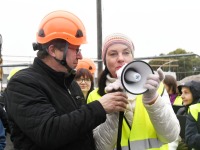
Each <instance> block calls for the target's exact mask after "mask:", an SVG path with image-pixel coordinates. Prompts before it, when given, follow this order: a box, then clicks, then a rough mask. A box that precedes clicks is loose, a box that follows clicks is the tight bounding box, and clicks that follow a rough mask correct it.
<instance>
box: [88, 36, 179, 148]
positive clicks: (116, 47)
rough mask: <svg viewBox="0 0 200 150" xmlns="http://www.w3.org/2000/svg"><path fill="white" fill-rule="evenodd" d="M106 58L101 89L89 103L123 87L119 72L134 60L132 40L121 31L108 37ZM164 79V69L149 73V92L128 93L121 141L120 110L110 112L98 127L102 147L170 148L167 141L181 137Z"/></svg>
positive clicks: (95, 131) (104, 47)
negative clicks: (162, 84) (163, 86)
mask: <svg viewBox="0 0 200 150" xmlns="http://www.w3.org/2000/svg"><path fill="white" fill-rule="evenodd" d="M102 60H103V62H104V65H105V69H104V70H103V72H102V74H101V76H100V78H99V82H98V88H97V89H95V90H94V91H92V92H91V93H90V94H89V96H88V103H89V102H93V101H96V100H98V99H99V98H101V97H102V96H104V95H105V94H106V92H105V91H107V92H108V93H109V92H112V91H113V90H114V91H116V90H119V89H123V87H122V85H121V81H120V80H119V79H117V74H116V71H118V70H119V69H120V68H121V67H122V66H124V65H125V64H126V63H130V62H131V61H133V60H134V45H133V43H132V41H131V39H130V38H128V37H127V36H126V35H123V34H121V33H114V34H111V35H109V36H107V37H106V38H105V40H104V44H103V46H102ZM163 78H164V74H163V72H162V70H158V73H157V74H151V75H149V77H148V79H147V81H146V83H145V87H146V88H147V89H149V90H148V92H146V93H144V94H143V95H138V96H137V95H132V94H130V93H126V94H127V96H128V105H127V109H126V110H125V112H124V119H123V123H122V128H121V130H122V132H121V133H122V135H121V141H119V140H118V139H119V138H118V137H117V136H118V134H117V133H118V129H119V128H118V123H119V113H112V114H108V115H107V119H106V122H105V123H102V124H101V125H99V126H98V127H97V128H96V129H95V130H94V138H95V143H96V147H97V149H98V150H113V149H115V148H116V147H117V148H119V147H120V144H121V148H122V149H123V150H128V149H138V150H139V149H140V150H145V149H155V150H156V149H168V144H167V143H169V142H172V141H174V140H176V139H177V138H178V135H179V132H180V126H179V122H178V120H177V118H176V116H175V114H174V112H173V109H172V107H171V103H170V100H169V96H168V95H167V92H166V91H165V92H164V95H163V97H161V96H159V93H158V92H157V90H158V87H159V84H160V82H161V81H162V80H163ZM113 93H115V92H113ZM119 149H120V148H119Z"/></svg>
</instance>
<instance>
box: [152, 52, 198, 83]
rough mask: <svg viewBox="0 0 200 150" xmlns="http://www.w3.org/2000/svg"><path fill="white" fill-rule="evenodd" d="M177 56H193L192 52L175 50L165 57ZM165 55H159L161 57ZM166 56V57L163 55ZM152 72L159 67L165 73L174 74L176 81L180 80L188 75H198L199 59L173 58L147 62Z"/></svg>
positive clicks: (192, 57) (194, 57) (188, 57)
mask: <svg viewBox="0 0 200 150" xmlns="http://www.w3.org/2000/svg"><path fill="white" fill-rule="evenodd" d="M178 54H193V53H192V52H186V51H185V50H184V49H180V48H179V49H176V50H175V51H172V52H170V53H168V54H167V55H178ZM163 55H165V54H160V56H163ZM165 56H166V55H165ZM149 64H150V65H151V66H152V68H153V69H154V70H157V68H159V67H160V66H161V68H162V69H163V71H165V72H168V71H170V72H176V76H177V80H181V79H183V78H185V77H187V76H190V75H196V74H200V58H199V57H198V56H195V55H193V56H181V57H173V58H170V57H169V58H162V59H153V60H151V61H150V62H149Z"/></svg>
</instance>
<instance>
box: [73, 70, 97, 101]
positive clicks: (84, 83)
mask: <svg viewBox="0 0 200 150" xmlns="http://www.w3.org/2000/svg"><path fill="white" fill-rule="evenodd" d="M75 80H76V82H77V83H78V85H79V86H80V88H81V90H82V92H83V95H84V97H85V100H87V97H88V95H89V93H90V92H91V91H92V90H94V79H93V75H92V74H91V72H90V71H89V70H88V69H85V68H79V69H78V70H77V72H76V76H75Z"/></svg>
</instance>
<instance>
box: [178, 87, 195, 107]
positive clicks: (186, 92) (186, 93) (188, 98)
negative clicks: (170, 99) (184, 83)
mask: <svg viewBox="0 0 200 150" xmlns="http://www.w3.org/2000/svg"><path fill="white" fill-rule="evenodd" d="M181 92H182V94H181V98H182V99H183V105H185V106H186V105H190V104H191V103H192V101H193V97H192V93H191V91H190V89H189V88H188V87H182V88H181Z"/></svg>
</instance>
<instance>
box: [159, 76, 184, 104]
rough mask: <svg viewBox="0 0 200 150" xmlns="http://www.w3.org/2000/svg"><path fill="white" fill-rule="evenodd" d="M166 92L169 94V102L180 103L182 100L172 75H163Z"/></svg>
mask: <svg viewBox="0 0 200 150" xmlns="http://www.w3.org/2000/svg"><path fill="white" fill-rule="evenodd" d="M163 83H164V85H165V88H166V90H167V93H168V94H169V98H170V102H171V104H172V105H179V106H180V105H182V103H183V101H182V98H181V96H180V94H179V92H178V88H177V86H178V85H177V81H176V79H175V78H174V77H173V76H172V75H165V79H164V80H163Z"/></svg>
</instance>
